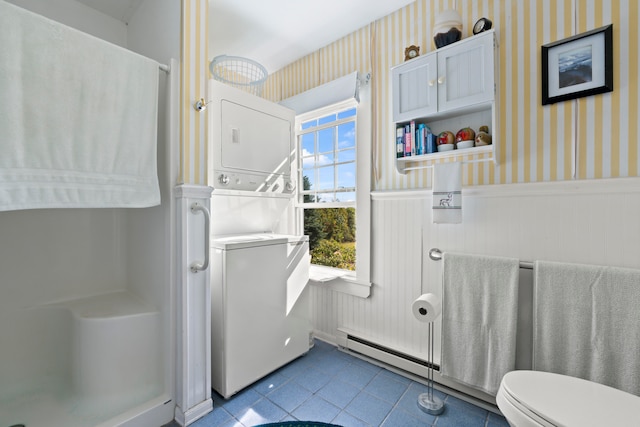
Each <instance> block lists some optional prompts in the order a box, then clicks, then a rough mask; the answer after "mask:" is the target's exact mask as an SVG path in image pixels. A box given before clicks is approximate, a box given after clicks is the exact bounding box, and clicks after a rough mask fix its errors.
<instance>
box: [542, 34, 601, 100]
mask: <svg viewBox="0 0 640 427" xmlns="http://www.w3.org/2000/svg"><path fill="white" fill-rule="evenodd" d="M611 91H613V25H612V24H611V25H607V26H605V27H601V28H596V29H595V30H591V31H587V32H586V33H582V34H578V35H576V36H573V37H569V38H566V39H563V40H559V41H557V42H553V43H549V44H546V45H543V46H542V105H546V104H553V103H555V102H560V101H567V100H569V99H574V98H581V97H583V96H590V95H596V94H599V93H605V92H611Z"/></svg>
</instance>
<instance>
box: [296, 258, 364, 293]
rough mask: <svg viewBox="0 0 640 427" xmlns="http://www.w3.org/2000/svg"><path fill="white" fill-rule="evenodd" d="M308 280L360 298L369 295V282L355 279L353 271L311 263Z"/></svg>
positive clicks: (316, 284) (313, 283)
mask: <svg viewBox="0 0 640 427" xmlns="http://www.w3.org/2000/svg"><path fill="white" fill-rule="evenodd" d="M309 282H310V283H311V284H312V285H315V286H321V287H325V288H329V289H332V290H334V291H338V292H342V293H345V294H349V295H353V296H356V297H360V298H368V297H369V295H371V283H370V282H363V281H359V280H357V279H356V276H355V273H354V272H353V271H349V270H342V269H339V268H331V267H324V266H320V265H313V264H312V265H311V266H310V268H309Z"/></svg>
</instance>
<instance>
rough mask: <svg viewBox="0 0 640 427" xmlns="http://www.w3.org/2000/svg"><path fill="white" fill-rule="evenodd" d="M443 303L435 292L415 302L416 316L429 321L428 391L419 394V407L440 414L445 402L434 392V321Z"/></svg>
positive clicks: (421, 296)
mask: <svg viewBox="0 0 640 427" xmlns="http://www.w3.org/2000/svg"><path fill="white" fill-rule="evenodd" d="M441 307H442V303H441V301H440V298H438V297H437V296H436V295H434V294H423V295H420V296H419V297H418V299H416V300H415V301H414V302H413V306H412V311H413V315H414V316H415V318H416V319H417V320H419V321H421V322H425V323H427V392H426V393H421V394H420V395H419V396H418V407H419V408H420V409H421V410H422V411H423V412H426V413H427V414H431V415H439V414H441V413H442V412H443V411H444V402H443V401H442V399H440V398H439V397H438V396H434V394H433V370H434V369H433V368H434V362H433V352H434V348H435V346H434V344H433V339H434V338H433V337H434V331H433V322H434V321H435V320H436V319H437V318H438V317H439V316H440V310H441Z"/></svg>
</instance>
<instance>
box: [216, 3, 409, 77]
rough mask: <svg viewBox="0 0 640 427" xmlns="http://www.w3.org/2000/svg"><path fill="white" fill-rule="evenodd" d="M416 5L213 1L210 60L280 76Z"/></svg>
mask: <svg viewBox="0 0 640 427" xmlns="http://www.w3.org/2000/svg"><path fill="white" fill-rule="evenodd" d="M413 1H415V0H209V60H211V59H213V58H214V57H215V56H218V55H223V54H224V55H232V56H243V57H246V58H250V59H253V60H254V61H257V62H259V63H260V64H262V65H264V66H265V67H266V68H267V71H268V72H269V73H273V72H274V71H277V70H279V69H280V68H282V67H283V66H285V65H288V64H290V63H292V62H294V61H296V60H297V59H300V58H302V57H304V56H306V55H308V54H310V53H312V52H315V51H316V50H318V49H320V48H322V47H324V46H326V45H328V44H331V43H332V42H334V41H336V40H338V39H340V38H342V37H344V36H346V35H348V34H350V33H352V32H354V31H356V30H358V29H359V28H362V27H364V26H365V25H367V24H369V23H371V22H373V21H375V20H377V19H379V18H382V17H383V16H386V15H388V14H390V13H392V12H395V11H396V10H398V9H400V8H402V7H403V6H405V5H407V4H409V3H412V2H413Z"/></svg>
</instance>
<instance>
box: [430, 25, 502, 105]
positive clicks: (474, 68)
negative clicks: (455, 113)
mask: <svg viewBox="0 0 640 427" xmlns="http://www.w3.org/2000/svg"><path fill="white" fill-rule="evenodd" d="M493 50H494V47H493V33H487V34H485V35H479V36H473V39H472V40H468V41H464V42H462V43H460V44H454V45H452V46H451V47H450V48H447V49H445V50H443V51H441V52H438V111H440V112H443V111H448V110H452V109H456V108H461V107H467V106H470V105H473V104H477V103H481V102H486V101H492V100H493V99H494V90H495V89H494V59H493V58H494V55H493V54H494V52H493Z"/></svg>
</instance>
